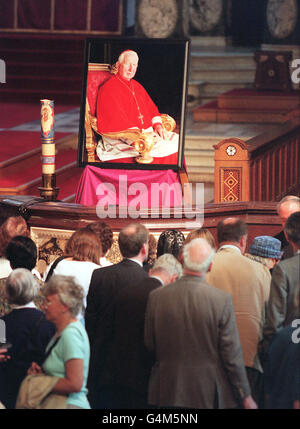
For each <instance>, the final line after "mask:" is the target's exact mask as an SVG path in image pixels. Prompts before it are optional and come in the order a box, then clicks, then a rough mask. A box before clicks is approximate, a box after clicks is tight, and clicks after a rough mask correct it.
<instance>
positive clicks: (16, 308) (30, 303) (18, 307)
mask: <svg viewBox="0 0 300 429" xmlns="http://www.w3.org/2000/svg"><path fill="white" fill-rule="evenodd" d="M13 308H14V310H20V309H21V308H36V305H35V303H34V302H33V301H31V302H28V304H25V305H16V306H13Z"/></svg>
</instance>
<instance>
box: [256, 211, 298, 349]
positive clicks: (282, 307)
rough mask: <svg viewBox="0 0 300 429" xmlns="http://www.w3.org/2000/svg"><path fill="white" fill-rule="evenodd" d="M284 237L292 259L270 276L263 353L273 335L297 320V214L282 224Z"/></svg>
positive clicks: (278, 267) (275, 269)
mask: <svg viewBox="0 0 300 429" xmlns="http://www.w3.org/2000/svg"><path fill="white" fill-rule="evenodd" d="M284 230H285V233H286V235H287V237H288V240H289V242H290V244H291V246H292V248H293V252H294V256H292V257H291V258H288V259H285V260H284V261H281V262H279V263H278V264H277V265H276V266H275V268H274V270H273V273H272V281H271V291H270V298H269V302H268V307H267V318H266V323H265V326H264V330H263V342H262V349H263V351H265V350H266V349H267V347H268V345H269V344H270V342H271V340H272V337H273V335H274V334H275V333H276V332H277V331H279V330H281V329H282V328H285V327H287V326H289V325H290V324H291V323H292V321H293V320H294V319H298V318H300V302H299V294H300V211H298V212H295V213H293V214H292V215H291V216H290V217H289V218H288V220H287V221H286V223H285V227H284Z"/></svg>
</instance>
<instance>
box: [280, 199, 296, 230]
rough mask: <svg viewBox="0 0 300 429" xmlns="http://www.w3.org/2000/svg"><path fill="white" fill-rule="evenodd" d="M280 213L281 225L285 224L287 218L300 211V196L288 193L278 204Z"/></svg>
mask: <svg viewBox="0 0 300 429" xmlns="http://www.w3.org/2000/svg"><path fill="white" fill-rule="evenodd" d="M277 211H278V215H279V217H280V221H281V225H282V226H283V228H284V226H285V223H286V221H287V219H288V218H289V217H290V216H291V215H292V214H293V213H296V212H299V211H300V198H298V197H296V196H295V195H287V196H286V197H284V198H283V199H282V200H281V201H280V203H279V204H278V209H277Z"/></svg>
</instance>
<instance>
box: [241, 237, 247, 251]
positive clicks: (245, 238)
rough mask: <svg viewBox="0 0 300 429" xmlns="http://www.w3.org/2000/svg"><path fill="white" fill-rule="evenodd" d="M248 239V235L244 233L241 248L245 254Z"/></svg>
mask: <svg viewBox="0 0 300 429" xmlns="http://www.w3.org/2000/svg"><path fill="white" fill-rule="evenodd" d="M247 239H248V235H243V236H242V237H241V239H240V248H241V251H242V253H243V254H244V253H245V250H246V246H247Z"/></svg>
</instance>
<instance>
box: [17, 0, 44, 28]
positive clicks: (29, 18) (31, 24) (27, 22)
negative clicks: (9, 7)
mask: <svg viewBox="0 0 300 429" xmlns="http://www.w3.org/2000/svg"><path fill="white" fill-rule="evenodd" d="M50 7H51V0H43V1H42V2H41V1H38V0H19V1H18V10H17V13H18V28H24V29H25V28H35V29H40V30H47V29H50Z"/></svg>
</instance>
